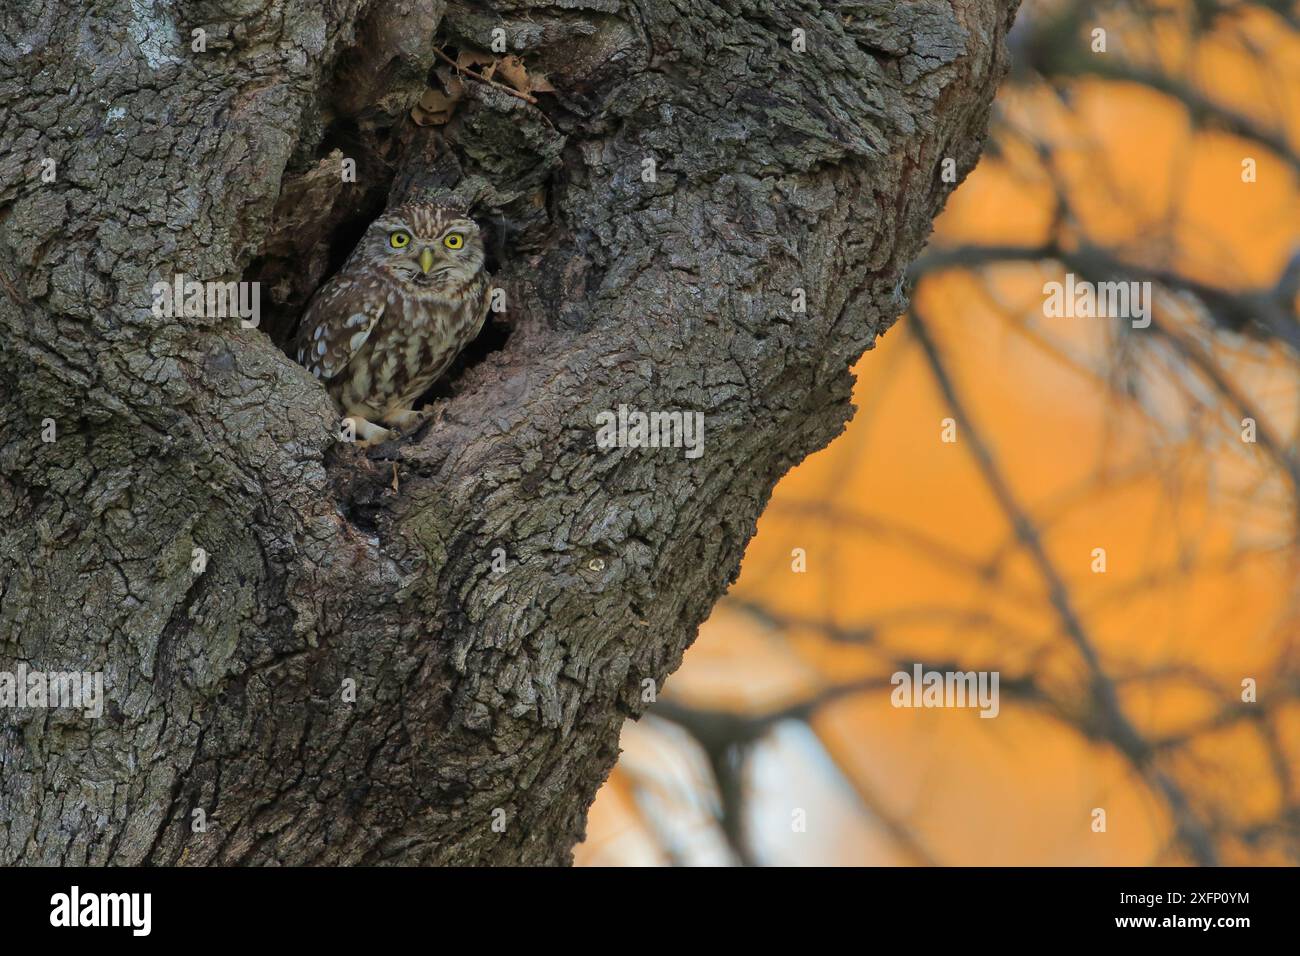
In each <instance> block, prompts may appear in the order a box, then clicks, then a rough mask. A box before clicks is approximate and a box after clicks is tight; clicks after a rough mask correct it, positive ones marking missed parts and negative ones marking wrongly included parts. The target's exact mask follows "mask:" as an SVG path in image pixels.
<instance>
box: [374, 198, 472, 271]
mask: <svg viewBox="0 0 1300 956" xmlns="http://www.w3.org/2000/svg"><path fill="white" fill-rule="evenodd" d="M361 244H362V247H363V250H364V255H365V257H366V258H367V259H368V260H370V262H371V263H372V264H373V265H374V266H375V267H376V268H378V269H380V270H381V271H384V272H386V273H388V274H389V275H390V276H391V277H393V278H394V279H396V280H397V281H398V282H401V283H402V284H404V285H408V286H411V287H412V288H414V289H419V290H422V291H429V292H440V291H449V290H453V289H458V288H460V287H461V286H462V285H464V284H465V283H466V282H468V281H469V280H470V279H472V278H474V276H476V275H477V274H478V273H479V272H480V271H482V269H483V261H484V256H483V238H482V236H481V235H480V234H479V228H478V224H477V223H475V222H474V220H473V219H470V218H469V217H468V216H467V215H466V214H465V213H464V212H463V211H461V210H459V209H454V208H451V207H448V206H437V205H432V204H428V203H405V204H404V205H401V206H395V207H394V208H392V209H388V210H385V212H384V214H383V215H381V216H380V217H379V218H378V219H376V220H375V221H374V222H373V223H371V224H370V228H369V229H368V230H366V234H365V237H364V238H363V239H362V240H361Z"/></svg>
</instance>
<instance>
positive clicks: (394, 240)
mask: <svg viewBox="0 0 1300 956" xmlns="http://www.w3.org/2000/svg"><path fill="white" fill-rule="evenodd" d="M388 244H389V245H390V246H392V247H393V248H394V249H405V248H406V247H407V246H409V245H410V244H411V234H410V233H409V232H402V231H401V230H400V229H399V230H398V231H397V232H395V233H393V234H392V235H391V236H389V237H388Z"/></svg>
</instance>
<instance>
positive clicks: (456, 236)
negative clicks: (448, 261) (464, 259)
mask: <svg viewBox="0 0 1300 956" xmlns="http://www.w3.org/2000/svg"><path fill="white" fill-rule="evenodd" d="M442 244H443V245H444V246H446V247H447V248H448V249H459V248H460V247H461V246H463V245H465V237H464V236H462V235H461V234H460V233H458V232H449V233H447V235H445V236H443V237H442Z"/></svg>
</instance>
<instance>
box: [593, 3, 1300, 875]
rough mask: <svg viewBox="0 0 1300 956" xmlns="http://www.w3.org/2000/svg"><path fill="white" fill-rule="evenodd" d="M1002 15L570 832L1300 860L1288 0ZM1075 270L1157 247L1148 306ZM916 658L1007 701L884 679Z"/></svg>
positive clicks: (1299, 598) (772, 856)
mask: <svg viewBox="0 0 1300 956" xmlns="http://www.w3.org/2000/svg"><path fill="white" fill-rule="evenodd" d="M1096 29H1103V30H1104V31H1105V52H1100V51H1097V52H1094V46H1095V45H1096V42H1097V40H1096V35H1095V34H1094V30H1096ZM1011 46H1012V52H1013V57H1014V67H1013V73H1012V75H1011V76H1010V77H1008V79H1007V82H1006V84H1005V85H1004V87H1003V89H1002V91H1001V94H1000V96H999V99H998V102H997V104H996V110H995V114H994V118H993V121H992V126H991V129H990V135H989V142H988V145H987V148H986V150H985V153H984V158H983V160H982V161H981V163H980V165H979V167H978V168H977V169H976V170H975V172H974V173H973V174H972V175H971V176H970V178H969V179H968V180H967V181H966V182H965V183H964V184H963V185H962V186H961V187H960V188H959V189H958V190H957V192H956V194H955V195H954V196H953V197H952V199H951V200H950V202H949V203H948V207H947V209H946V211H945V212H944V214H943V216H942V218H941V219H940V220H939V222H938V223H937V225H936V229H935V234H934V236H933V238H932V240H931V242H930V245H929V247H928V249H927V251H926V252H925V253H924V254H923V256H922V258H921V259H920V260H919V261H918V262H917V263H916V266H915V267H914V269H913V273H914V278H915V285H914V287H913V292H912V303H913V305H912V308H911V309H910V310H909V312H908V313H907V314H905V315H904V316H903V317H902V318H901V319H900V320H899V322H898V324H897V325H896V326H895V327H894V328H893V329H891V330H890V331H889V332H888V333H887V334H886V335H885V336H884V337H883V338H882V339H881V340H880V342H879V343H878V344H877V346H876V348H875V350H874V351H872V352H869V353H867V355H865V356H864V357H863V359H862V361H861V363H860V365H859V366H858V369H857V387H856V393H855V401H856V404H857V406H858V412H857V415H856V417H855V418H854V420H853V421H852V423H851V424H850V425H849V427H848V430H847V431H846V432H845V434H844V435H842V436H841V437H840V438H839V439H838V440H836V441H835V442H834V443H833V444H832V445H831V446H830V447H829V448H827V449H826V450H824V451H822V452H821V453H819V454H817V455H815V456H813V457H811V458H809V459H808V460H807V461H805V462H804V463H803V464H802V465H801V466H800V467H798V468H797V469H795V470H794V471H793V472H791V473H790V474H789V475H788V476H787V477H786V478H785V480H784V481H782V482H781V484H780V485H779V486H778V487H777V490H776V493H775V495H774V497H773V499H772V502H771V504H770V506H769V507H768V509H767V512H766V514H765V515H764V517H763V519H762V520H761V522H760V523H759V530H758V535H757V537H756V538H755V539H754V541H753V542H752V544H751V545H750V547H749V550H748V553H747V555H746V557H745V561H744V565H743V568H742V571H741V576H740V580H739V581H738V583H737V584H736V585H735V586H734V587H733V588H732V590H731V592H730V593H729V595H728V596H727V597H726V598H724V599H723V601H722V602H721V603H720V604H719V605H718V607H717V609H716V611H715V612H714V614H713V616H712V618H711V619H710V620H709V621H708V623H707V624H706V625H705V626H704V628H703V629H702V631H701V633H700V637H699V640H698V641H697V642H696V644H695V645H694V646H693V647H692V648H691V650H690V651H689V652H688V653H687V655H686V659H685V663H684V665H683V666H682V668H681V670H680V671H678V672H677V673H676V674H675V675H674V676H673V677H672V678H671V679H670V680H669V682H668V685H667V687H666V688H664V689H663V691H662V693H661V694H660V696H659V700H658V702H657V703H656V704H654V705H653V706H652V707H651V708H650V710H649V713H648V716H646V717H645V718H643V719H642V720H641V721H639V722H637V723H632V722H629V723H628V724H627V725H626V726H625V729H624V731H623V737H622V747H623V755H622V758H621V760H620V762H619V764H618V766H617V768H616V769H615V771H614V772H613V774H612V775H611V777H610V779H609V781H608V782H607V783H606V785H605V787H604V788H603V790H602V791H601V793H600V795H599V797H598V798H597V800H596V803H595V806H594V807H593V808H592V811H591V816H590V821H589V825H588V838H587V840H586V842H585V843H584V844H582V845H581V846H580V847H579V848H578V851H577V861H578V862H579V863H580V864H587V865H605V866H608V865H618V866H623V865H735V864H743V865H842V864H872V865H934V864H943V865H983V864H991V865H1010V864H1026V865H1150V864H1213V863H1224V864H1245V865H1279V864H1281V865H1296V864H1297V863H1300V659H1298V657H1297V651H1298V650H1300V641H1298V640H1297V637H1298V635H1300V546H1298V544H1297V535H1298V534H1300V527H1298V525H1297V503H1298V501H1300V454H1298V452H1297V435H1298V434H1300V322H1298V321H1297V292H1298V291H1300V11H1298V10H1297V8H1296V5H1295V4H1293V3H1289V2H1288V3H1281V2H1267V0H1265V2H1253V3H1252V2H1242V3H1235V2H1227V0H1225V2H1217V0H1170V2H1124V3H1095V2H1081V0H1074V2H1029V3H1027V4H1026V5H1024V6H1023V7H1022V9H1021V12H1020V15H1019V19H1018V21H1017V25H1016V28H1015V30H1014V32H1013V34H1012V38H1011ZM1067 272H1069V273H1073V274H1074V275H1075V276H1076V277H1077V278H1079V279H1088V280H1090V281H1094V282H1102V281H1110V280H1137V281H1150V282H1152V283H1153V290H1154V308H1153V315H1152V322H1151V325H1150V327H1149V328H1145V329H1135V328H1133V327H1132V326H1131V323H1130V322H1128V321H1126V320H1108V319H1100V318H1094V319H1088V318H1070V317H1067V318H1047V317H1045V316H1044V307H1043V303H1044V298H1045V297H1044V293H1043V285H1044V283H1045V282H1049V281H1062V280H1063V279H1064V276H1065V274H1066V273H1067ZM944 419H951V420H952V421H953V422H954V423H955V429H956V441H955V442H945V441H942V440H941V438H942V432H943V428H944V426H943V424H942V423H943V420H944ZM1243 422H1245V424H1243ZM1251 439H1253V440H1251ZM1097 549H1103V550H1104V570H1100V569H1099V568H1100V567H1101V564H1100V562H1099V561H1098V554H1099V552H1098V551H1097ZM916 662H920V663H922V664H923V665H924V667H925V668H926V669H927V670H929V669H937V670H996V671H998V672H999V674H1000V712H999V713H998V716H997V717H996V718H994V719H981V718H980V717H979V715H978V712H977V711H976V710H961V709H902V708H894V707H892V706H891V704H890V692H891V690H892V689H893V688H892V687H891V685H890V680H889V679H890V675H891V674H893V673H894V672H895V671H899V670H905V671H909V672H910V671H911V669H912V665H913V664H914V663H916ZM1252 681H1253V682H1254V683H1253V685H1252V684H1251V682H1252ZM1251 686H1254V688H1255V691H1254V697H1255V699H1254V700H1243V696H1245V697H1247V698H1249V697H1251V696H1252V695H1251V693H1249V688H1250V687H1251ZM1098 809H1101V810H1104V811H1105V830H1104V832H1103V831H1098V830H1097V829H1096V828H1095V827H1096V823H1095V821H1096V820H1097V819H1098V817H1097V816H1096V814H1095V812H1094V811H1096V810H1098Z"/></svg>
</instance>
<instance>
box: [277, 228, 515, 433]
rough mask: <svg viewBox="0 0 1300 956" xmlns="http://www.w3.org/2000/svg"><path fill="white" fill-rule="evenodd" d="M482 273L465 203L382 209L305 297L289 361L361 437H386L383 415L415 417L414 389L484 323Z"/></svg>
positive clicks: (391, 420)
mask: <svg viewBox="0 0 1300 956" xmlns="http://www.w3.org/2000/svg"><path fill="white" fill-rule="evenodd" d="M489 278H490V277H489V276H488V274H487V272H486V270H485V269H484V267H483V240H482V238H481V237H480V235H479V228H478V226H477V225H476V224H475V223H474V221H473V220H472V219H469V218H467V217H466V216H465V214H464V213H462V212H460V211H458V210H456V209H451V208H448V207H445V206H437V205H429V204H426V203H407V204H405V205H402V206H398V207H396V208H394V209H390V210H387V211H385V212H384V214H383V215H382V216H380V217H379V218H378V219H376V220H375V221H374V222H372V223H371V224H370V227H369V228H368V229H367V230H366V234H365V235H364V236H362V238H361V241H360V242H359V243H357V247H356V248H355V249H354V250H352V254H351V255H350V256H348V261H347V262H346V263H344V265H343V268H342V269H341V270H340V271H339V274H338V275H336V276H335V277H334V278H332V279H330V281H329V282H327V283H325V284H324V285H323V286H321V287H320V289H318V290H317V292H316V295H315V296H313V297H312V300H311V304H310V305H308V307H307V312H306V314H305V315H304V316H303V320H302V325H301V327H300V328H299V330H298V337H297V340H296V342H295V343H294V349H295V354H296V355H297V357H298V363H299V364H300V365H303V366H305V367H306V368H307V369H308V371H310V372H311V373H312V374H313V375H315V376H316V377H317V378H319V379H322V380H323V381H324V382H325V387H326V389H327V390H328V391H329V393H330V396H331V397H332V398H333V399H334V402H335V404H336V405H337V406H338V408H339V411H341V412H342V413H343V415H344V416H346V417H348V418H351V419H352V420H353V422H354V423H355V424H356V435H357V438H359V439H360V440H361V442H362V443H366V444H368V443H370V442H375V441H383V440H385V439H387V438H390V437H392V435H393V432H392V431H391V430H390V429H389V428H385V427H383V426H384V425H387V426H391V428H393V429H398V430H405V429H407V428H409V427H411V426H413V425H415V424H418V423H419V422H420V421H423V419H424V417H425V415H426V413H425V412H417V411H415V408H414V405H415V401H416V399H418V398H419V397H420V395H421V394H422V393H423V392H424V391H425V389H427V388H428V387H429V386H430V385H432V384H433V383H434V381H436V380H437V378H438V376H439V375H441V374H442V373H443V372H445V371H446V370H447V367H448V366H449V365H451V363H452V360H453V359H455V357H456V355H457V354H458V353H459V352H460V350H461V349H463V348H464V347H465V346H466V345H467V344H469V342H470V340H472V339H473V338H474V336H476V335H478V333H479V330H480V329H482V328H483V320H484V319H485V318H486V317H487V309H488V281H489ZM380 423H382V424H380Z"/></svg>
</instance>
